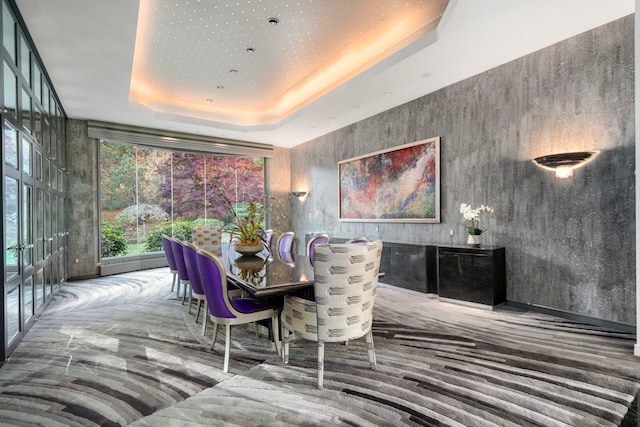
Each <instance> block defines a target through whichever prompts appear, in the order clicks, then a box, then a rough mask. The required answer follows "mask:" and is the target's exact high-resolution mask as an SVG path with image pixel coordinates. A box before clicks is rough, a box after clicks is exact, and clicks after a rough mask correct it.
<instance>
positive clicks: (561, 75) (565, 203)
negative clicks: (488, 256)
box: [291, 16, 635, 324]
mask: <svg viewBox="0 0 640 427" xmlns="http://www.w3.org/2000/svg"><path fill="white" fill-rule="evenodd" d="M633 40H634V21H633V16H628V17H626V18H623V19H621V20H618V21H615V22H613V23H610V24H607V25H605V26H602V27H599V28H596V29H594V30H592V31H589V32H587V33H584V34H581V35H578V36H576V37H574V38H571V39H568V40H565V41H563V42H560V43H557V44H555V45H553V46H550V47H547V48H545V49H543V50H540V51H538V52H534V53H532V54H530V55H527V56H525V57H522V58H520V59H517V60H515V61H512V62H510V63H508V64H505V65H503V66H500V67H497V68H495V69H492V70H489V71H487V72H485V73H482V74H480V75H477V76H474V77H472V78H469V79H467V80H464V81H462V82H459V83H456V84H454V85H451V86H449V87H446V88H444V89H442V90H439V91H437V92H435V93H432V94H429V95H427V96H424V97H422V98H419V99H417V100H415V101H412V102H410V103H407V104H405V105H402V106H399V107H397V108H394V109H392V110H389V111H386V112H384V113H381V114H379V115H376V116H374V117H371V118H369V119H366V120H363V121H361V122H359V123H356V124H354V125H351V126H349V127H346V128H343V129H341V130H338V131H336V132H333V133H331V134H329V135H325V136H323V137H320V138H317V139H315V140H313V141H310V142H308V143H305V144H302V145H299V146H297V147H294V148H293V149H292V150H291V189H299V188H304V189H308V191H309V195H308V196H307V198H306V199H304V200H302V201H300V200H297V199H295V200H292V210H293V215H292V218H293V220H294V223H293V228H294V231H295V232H296V234H297V236H299V242H298V250H303V243H304V235H305V233H308V232H317V231H326V232H328V233H330V234H331V235H332V236H336V237H352V236H359V235H365V236H369V237H371V238H381V239H383V240H385V241H390V242H406V243H418V244H442V243H445V244H446V243H456V244H459V243H464V241H465V237H466V236H465V230H464V227H463V225H462V223H461V217H460V214H459V211H458V209H459V206H460V203H470V204H473V205H474V206H475V205H477V204H480V203H482V204H487V205H490V206H492V207H494V208H495V209H496V211H497V217H496V218H495V219H492V220H490V221H489V222H487V223H484V224H483V225H487V226H488V230H487V231H486V232H485V234H483V239H484V242H485V243H486V244H490V245H498V246H504V247H505V248H506V253H507V298H508V300H510V301H516V302H521V303H527V304H535V305H538V306H543V307H549V308H553V309H557V310H563V311H568V312H573V313H577V314H581V315H585V316H591V317H596V318H601V319H606V320H611V321H616V322H622V323H627V324H635V220H634V215H635V213H634V206H635V185H634V179H635V178H634V145H635V122H634V65H633V64H634V50H633V48H634V45H633ZM433 136H440V137H441V138H442V140H441V222H440V223H439V224H396V223H351V222H341V221H340V220H339V218H338V181H337V162H338V161H340V160H343V159H346V158H349V157H353V156H357V155H361V154H366V153H369V152H372V151H376V150H380V149H385V148H390V147H394V146H397V145H401V144H405V143H409V142H413V141H418V140H421V139H425V138H429V137H433ZM592 149H597V150H601V152H600V154H599V156H597V157H596V159H595V160H594V161H593V162H591V163H590V164H588V165H587V166H585V167H583V168H581V169H578V170H577V171H576V172H575V173H574V176H573V177H571V178H568V179H559V178H556V177H555V176H554V175H553V173H551V172H549V171H546V170H543V169H541V168H539V167H537V166H536V165H534V164H533V162H532V160H531V159H533V158H534V157H538V156H541V155H544V154H552V153H556V152H563V151H580V150H592ZM451 230H453V232H454V236H453V237H451V236H450V231H451Z"/></svg>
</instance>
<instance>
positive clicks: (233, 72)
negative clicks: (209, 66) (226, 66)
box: [229, 68, 238, 74]
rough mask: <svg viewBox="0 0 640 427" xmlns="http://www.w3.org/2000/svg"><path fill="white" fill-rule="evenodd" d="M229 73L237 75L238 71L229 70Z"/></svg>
mask: <svg viewBox="0 0 640 427" xmlns="http://www.w3.org/2000/svg"><path fill="white" fill-rule="evenodd" d="M229 72H230V73H231V74H238V70H236V69H235V68H232V69H230V70H229Z"/></svg>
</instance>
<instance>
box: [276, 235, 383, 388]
mask: <svg viewBox="0 0 640 427" xmlns="http://www.w3.org/2000/svg"><path fill="white" fill-rule="evenodd" d="M381 257H382V241H380V240H376V241H372V242H367V243H361V244H347V243H342V244H326V245H316V246H315V261H314V264H313V271H314V273H313V274H314V292H315V301H310V300H306V299H303V298H300V297H296V296H286V297H285V299H284V307H283V309H282V315H281V324H282V329H283V339H284V352H283V358H284V363H288V359H289V342H290V341H292V340H293V339H295V338H296V337H301V338H304V339H308V340H312V341H317V342H318V388H320V389H321V388H322V387H323V376H324V343H325V342H348V341H350V340H354V339H357V338H360V337H362V336H364V337H365V339H366V343H367V351H368V354H369V362H370V365H371V368H372V369H374V368H375V366H376V355H375V351H374V348H373V336H372V335H371V323H372V321H373V306H374V301H375V294H376V287H377V285H378V274H379V272H380V259H381ZM292 332H293V335H291V333H292Z"/></svg>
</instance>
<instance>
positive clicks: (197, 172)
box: [100, 141, 264, 257]
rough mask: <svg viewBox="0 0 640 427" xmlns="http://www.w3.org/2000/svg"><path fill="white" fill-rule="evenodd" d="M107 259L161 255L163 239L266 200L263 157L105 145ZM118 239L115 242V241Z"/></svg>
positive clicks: (220, 221)
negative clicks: (223, 196) (139, 255)
mask: <svg viewBox="0 0 640 427" xmlns="http://www.w3.org/2000/svg"><path fill="white" fill-rule="evenodd" d="M100 168H101V169H100V185H101V189H100V195H101V224H102V241H103V245H102V248H101V255H102V257H115V256H122V255H135V254H140V253H144V252H157V251H161V250H162V248H161V239H160V237H161V235H162V234H169V235H174V236H177V237H179V238H180V239H184V240H187V241H191V239H192V236H191V229H192V228H193V227H194V226H201V225H205V224H206V225H213V224H225V223H228V222H230V221H231V220H232V219H233V217H232V216H230V206H229V204H227V203H226V202H225V201H224V200H223V199H222V198H220V196H219V193H220V192H222V193H223V194H224V195H225V196H226V197H227V199H228V200H229V201H230V202H232V203H236V205H235V207H236V210H237V211H238V213H241V214H242V213H245V214H246V211H247V205H248V201H249V200H256V199H259V200H260V201H262V199H263V197H264V159H263V158H260V157H258V158H252V157H239V156H214V155H206V154H194V153H182V152H171V151H167V150H160V149H152V148H147V147H137V146H135V145H130V144H122V143H116V142H110V141H102V143H101V148H100ZM114 240H116V241H115V243H114Z"/></svg>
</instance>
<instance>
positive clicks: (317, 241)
mask: <svg viewBox="0 0 640 427" xmlns="http://www.w3.org/2000/svg"><path fill="white" fill-rule="evenodd" d="M327 243H329V235H328V234H316V235H315V236H313V237H312V238H311V239H309V243H307V256H308V257H309V262H310V263H311V265H313V258H314V250H313V247H314V246H315V245H326V244H327Z"/></svg>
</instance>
